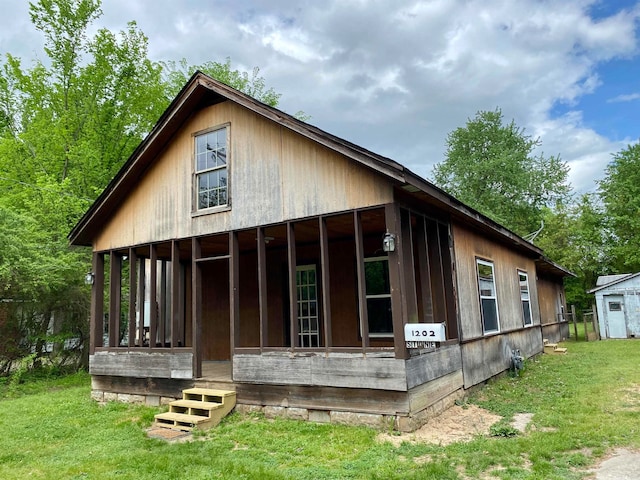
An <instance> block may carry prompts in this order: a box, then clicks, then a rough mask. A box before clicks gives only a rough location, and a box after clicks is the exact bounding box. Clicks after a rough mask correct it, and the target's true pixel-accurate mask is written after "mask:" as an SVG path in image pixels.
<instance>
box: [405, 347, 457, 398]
mask: <svg viewBox="0 0 640 480" xmlns="http://www.w3.org/2000/svg"><path fill="white" fill-rule="evenodd" d="M406 365H407V366H406V368H407V385H408V387H409V389H411V388H414V387H416V386H418V385H422V384H424V383H427V382H430V381H432V380H435V379H437V378H440V377H442V376H445V375H449V374H450V373H453V372H456V371H462V357H461V353H460V345H449V346H446V347H440V348H438V349H436V350H435V351H434V352H429V353H426V354H423V355H420V356H417V357H412V358H410V359H409V360H407V364H406Z"/></svg>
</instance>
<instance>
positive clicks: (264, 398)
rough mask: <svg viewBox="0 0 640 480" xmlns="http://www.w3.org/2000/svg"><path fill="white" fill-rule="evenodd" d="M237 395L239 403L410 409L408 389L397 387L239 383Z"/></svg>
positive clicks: (404, 411)
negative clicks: (361, 387)
mask: <svg viewBox="0 0 640 480" xmlns="http://www.w3.org/2000/svg"><path fill="white" fill-rule="evenodd" d="M236 398H237V402H238V403H241V404H248V405H273V406H281V407H295V408H308V409H312V410H335V411H345V412H363V413H377V414H383V415H394V414H407V413H408V412H409V401H408V396H407V392H399V391H394V390H369V389H358V388H338V387H320V386H292V385H248V384H237V385H236Z"/></svg>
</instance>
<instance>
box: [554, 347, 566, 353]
mask: <svg viewBox="0 0 640 480" xmlns="http://www.w3.org/2000/svg"><path fill="white" fill-rule="evenodd" d="M553 353H556V354H563V353H567V349H566V348H564V347H556V348H554V349H553Z"/></svg>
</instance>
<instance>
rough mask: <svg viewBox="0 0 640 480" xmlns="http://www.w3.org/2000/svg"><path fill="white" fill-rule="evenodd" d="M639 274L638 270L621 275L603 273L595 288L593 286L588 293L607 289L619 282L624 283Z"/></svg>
mask: <svg viewBox="0 0 640 480" xmlns="http://www.w3.org/2000/svg"><path fill="white" fill-rule="evenodd" d="M639 275H640V272H638V273H623V274H621V275H601V276H599V277H598V279H597V280H596V286H595V288H592V289H591V290H589V291H587V293H595V292H598V291H600V290H605V289H607V288H609V287H612V286H614V285H617V284H619V283H624V282H626V281H627V280H631V279H632V278H635V277H637V276H639Z"/></svg>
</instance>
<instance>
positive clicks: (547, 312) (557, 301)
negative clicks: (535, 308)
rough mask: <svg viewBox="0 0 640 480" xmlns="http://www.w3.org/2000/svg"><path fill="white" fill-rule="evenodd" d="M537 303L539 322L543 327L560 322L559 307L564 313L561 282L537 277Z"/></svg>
mask: <svg viewBox="0 0 640 480" xmlns="http://www.w3.org/2000/svg"><path fill="white" fill-rule="evenodd" d="M537 283H538V292H539V298H538V303H539V306H540V321H541V323H542V324H543V325H548V324H552V323H557V322H558V321H560V313H561V308H560V307H561V305H562V307H563V308H564V309H565V311H566V305H563V304H562V301H563V300H564V295H563V292H564V286H563V285H562V280H561V279H557V278H553V277H546V276H544V275H538V281H537Z"/></svg>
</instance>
